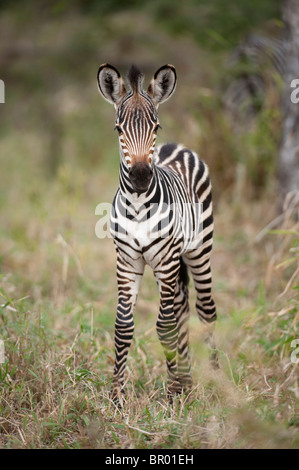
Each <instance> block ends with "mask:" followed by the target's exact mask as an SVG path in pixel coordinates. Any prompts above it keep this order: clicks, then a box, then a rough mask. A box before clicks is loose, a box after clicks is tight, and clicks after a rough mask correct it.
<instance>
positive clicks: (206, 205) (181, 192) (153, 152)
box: [98, 64, 216, 399]
mask: <svg viewBox="0 0 299 470" xmlns="http://www.w3.org/2000/svg"><path fill="white" fill-rule="evenodd" d="M143 80H144V77H143V74H142V73H141V72H140V70H139V69H138V68H137V67H135V66H132V67H131V69H130V70H129V73H128V80H127V82H128V83H127V85H125V83H124V81H123V79H122V77H121V75H120V74H119V72H118V71H117V70H116V69H115V68H114V67H112V66H111V65H109V64H104V65H101V66H100V68H99V70H98V86H99V90H100V93H101V94H102V96H103V97H104V98H105V99H106V100H107V101H108V102H109V103H112V104H113V105H114V107H115V110H116V118H115V129H116V130H117V131H118V134H119V149H120V178H119V188H118V190H117V192H116V195H115V198H114V201H113V210H112V213H111V219H110V230H111V234H112V236H113V238H114V244H115V248H116V253H117V284H118V306H117V315H116V322H115V366H114V377H113V391H112V396H113V398H116V399H121V397H122V394H123V389H124V372H125V367H126V360H127V355H128V351H129V348H130V344H131V341H132V338H133V331H134V320H133V311H134V307H135V303H136V298H137V294H138V288H139V284H140V281H141V278H142V275H143V272H144V267H145V264H149V265H150V266H151V268H152V270H153V272H154V275H155V278H156V280H157V283H158V286H159V293H160V309H159V314H158V319H157V323H156V327H157V333H158V337H159V339H160V342H161V344H162V346H163V349H164V353H165V357H166V364H167V372H168V384H167V392H168V395H169V396H170V397H171V396H172V395H174V394H176V393H181V392H182V391H184V390H188V389H190V387H191V386H192V378H191V373H190V360H189V345H188V325H187V320H188V317H189V304H188V287H187V284H188V273H187V267H188V268H189V270H190V271H191V273H192V276H193V280H194V285H195V289H196V292H197V301H196V309H197V312H198V315H199V318H200V319H201V320H202V321H203V322H205V323H212V322H214V320H216V308H215V304H214V301H213V299H212V296H211V287H212V279H211V270H210V254H211V249H212V242H213V213H212V198H211V184H210V179H209V174H208V168H207V166H206V164H205V163H204V162H203V161H202V160H200V159H199V158H198V156H197V155H196V154H195V153H194V152H192V151H190V150H188V149H186V148H184V147H183V146H181V145H177V144H164V145H161V146H160V147H158V148H156V145H155V143H156V137H157V132H158V129H159V127H160V124H159V119H158V113H157V109H158V106H159V104H161V103H163V102H164V101H166V100H167V99H168V98H170V96H171V95H172V94H173V92H174V90H175V87H176V81H177V77H176V71H175V68H174V67H173V66H172V65H164V66H163V67H161V68H160V69H159V70H158V71H157V72H156V73H155V75H154V77H153V79H152V81H151V82H150V85H149V87H148V89H147V91H144V89H143ZM208 337H209V340H210V343H211V344H212V347H213V340H212V334H211V333H209V335H208ZM215 360H216V359H215Z"/></svg>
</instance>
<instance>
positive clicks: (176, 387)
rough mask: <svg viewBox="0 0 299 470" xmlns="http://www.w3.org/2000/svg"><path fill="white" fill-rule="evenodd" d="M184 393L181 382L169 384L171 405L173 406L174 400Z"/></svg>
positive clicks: (168, 396)
mask: <svg viewBox="0 0 299 470" xmlns="http://www.w3.org/2000/svg"><path fill="white" fill-rule="evenodd" d="M182 391H183V389H182V386H181V384H180V382H179V380H175V381H173V382H170V383H168V385H167V399H168V401H169V402H170V404H172V402H173V399H174V397H175V396H177V395H181V394H182Z"/></svg>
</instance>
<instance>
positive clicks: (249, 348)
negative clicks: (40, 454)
mask: <svg viewBox="0 0 299 470" xmlns="http://www.w3.org/2000/svg"><path fill="white" fill-rule="evenodd" d="M91 182H92V177H91V180H90V183H91ZM88 187H89V191H90V188H91V187H92V185H91V184H89V185H88ZM60 191H61V187H60V189H59V184H58V187H57V188H56V189H55V191H53V193H52V196H51V198H52V203H51V205H52V207H55V208H56V209H57V210H59V211H62V212H64V211H65V207H67V205H68V204H67V201H69V202H70V200H71V196H68V197H66V200H65V204H66V206H65V207H64V204H62V207H60V205H59V204H58V200H60V197H61V194H60ZM89 191H88V193H89ZM104 192H105V191H104ZM89 196H90V194H88V198H85V197H83V199H82V200H81V201H79V202H78V203H77V205H76V209H75V212H76V214H77V217H76V218H75V219H74V220H73V219H72V223H71V227H70V226H67V228H66V225H65V220H64V217H63V215H62V214H60V213H58V212H57V210H55V211H54V212H52V213H50V212H49V213H48V219H47V224H41V223H40V221H39V220H34V218H32V217H31V219H30V220H29V223H28V224H27V225H25V223H24V222H25V219H26V214H22V216H21V215H20V214H18V217H17V214H15V217H16V219H18V218H19V217H21V218H22V217H23V224H22V223H21V221H20V220H19V221H18V223H19V224H21V226H22V228H23V233H22V239H21V240H18V241H17V242H16V241H15V240H11V239H10V240H9V239H4V242H5V243H6V249H4V253H5V252H6V253H9V254H8V255H7V254H6V255H5V256H4V257H3V260H2V272H3V274H2V277H1V296H2V300H1V303H2V308H1V330H2V337H3V339H4V342H5V355H6V356H5V357H6V361H5V363H4V364H3V365H2V366H1V369H0V370H1V383H2V388H1V418H0V425H1V434H0V436H1V437H0V439H1V445H2V447H14V448H15V447H21V448H32V447H33V448H40V447H55V448H57V447H58V448H60V447H71V448H77V447H79V448H82V447H83V448H85V447H87V448H93V447H97V448H239V447H249V448H252V447H261V448H267V447H274V448H276V447H278V448H287V447H298V439H297V433H296V430H297V426H298V366H297V365H296V364H292V363H291V362H290V354H291V349H290V341H291V339H292V338H296V337H297V335H298V329H297V328H298V310H296V309H297V308H298V300H297V301H295V298H294V296H293V291H292V290H291V285H289V286H288V287H289V288H288V292H284V293H283V296H280V297H279V296H278V294H280V293H281V292H283V289H284V287H285V286H286V281H287V280H288V279H291V277H292V274H291V273H290V271H288V273H287V276H286V277H285V278H284V279H285V280H283V276H282V273H281V267H280V270H276V269H275V266H276V265H278V264H279V262H280V261H284V260H286V259H287V252H288V250H289V247H290V242H291V240H290V239H289V238H290V237H293V238H294V236H295V235H294V234H296V233H297V232H296V230H297V229H296V227H293V228H292V231H289V232H287V233H286V232H282V233H280V234H276V235H265V237H264V238H263V239H262V240H261V241H260V242H259V243H255V242H254V236H255V235H257V234H258V233H259V231H260V229H261V228H262V224H261V219H262V215H263V214H265V213H267V211H268V210H269V203H268V202H267V201H264V202H263V203H262V204H261V202H259V203H258V204H257V203H247V204H246V205H244V207H243V209H244V210H243V212H242V214H240V213H239V211H238V209H236V210H235V209H234V208H233V207H231V206H229V205H228V204H227V203H225V202H223V203H222V204H220V205H219V206H218V209H217V212H216V217H215V218H216V240H215V249H214V254H213V268H214V292H215V297H216V302H217V304H218V309H219V321H218V325H217V329H216V337H217V345H218V349H219V355H220V362H221V369H220V371H219V372H214V371H212V370H211V369H210V367H209V363H208V360H207V351H206V349H205V347H204V346H203V341H202V331H201V326H200V324H199V322H198V320H197V318H196V316H195V315H192V317H191V319H190V326H191V348H192V368H193V373H194V378H195V381H194V383H195V387H194V390H193V391H192V393H191V394H190V396H187V397H183V398H182V399H181V400H177V401H176V402H175V403H174V405H173V406H169V404H168V402H167V400H166V397H165V378H166V377H165V365H164V358H163V353H162V350H161V348H160V345H159V342H158V340H157V337H156V332H155V328H154V325H155V318H156V312H157V307H158V296H157V291H156V285H155V282H154V280H153V276H152V274H151V272H150V271H149V270H147V271H146V274H145V277H144V280H143V283H142V287H141V292H140V297H139V299H140V301H139V302H138V303H137V311H136V315H135V317H136V333H135V339H134V343H133V345H132V349H131V352H130V356H129V360H128V369H127V380H128V381H127V403H126V406H125V408H124V409H123V410H119V409H118V408H117V407H116V406H115V405H114V403H112V402H111V401H110V399H109V390H110V383H111V376H112V368H113V323H114V311H115V304H116V299H115V281H114V276H115V274H114V263H115V255H114V251H113V247H112V241H111V240H98V239H96V237H95V236H94V235H93V233H92V227H93V226H94V223H95V217H94V216H93V214H92V211H91V210H90V209H89V210H88V209H87V206H88V205H89ZM71 210H73V209H72V208H71ZM84 213H85V214H89V215H87V216H85V217H86V218H85V219H84V229H83V227H82V226H81V222H79V221H80V217H81V216H82V215H83V214H84ZM248 213H251V214H254V215H253V217H252V218H251V219H250V222H249V220H248V218H247V215H246V214H248ZM52 218H53V223H54V221H55V224H56V225H55V229H53V224H52V223H51V222H52ZM10 223H11V224H13V225H14V224H16V223H17V222H16V221H15V220H14V217H12V218H11V220H10ZM68 223H70V220H69V221H68ZM86 227H89V228H88V230H86ZM220 233H221V236H220V235H219V234H220ZM66 240H67V241H66ZM26 244H29V246H24V245H26ZM273 256H274V257H275V262H274V261H273ZM287 264H288V263H287ZM283 266H284V265H283ZM284 267H285V266H284ZM287 267H289V266H287ZM294 281H295V280H294V279H293V282H294ZM191 292H192V294H191V303H192V308H193V305H194V303H195V298H194V293H193V291H192V289H191ZM290 294H291V295H290ZM296 312H297V313H296Z"/></svg>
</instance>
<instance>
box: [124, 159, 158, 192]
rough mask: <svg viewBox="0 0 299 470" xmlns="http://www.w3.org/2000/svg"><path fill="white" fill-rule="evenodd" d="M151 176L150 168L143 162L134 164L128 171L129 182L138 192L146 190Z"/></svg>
mask: <svg viewBox="0 0 299 470" xmlns="http://www.w3.org/2000/svg"><path fill="white" fill-rule="evenodd" d="M152 176H153V170H152V168H151V167H150V166H149V165H148V164H147V163H144V162H137V163H135V164H134V165H133V166H132V168H130V170H129V177H130V179H131V182H132V183H133V185H134V186H135V187H136V188H137V189H138V190H142V191H144V190H146V189H147V188H148V186H149V183H150V181H151V179H152Z"/></svg>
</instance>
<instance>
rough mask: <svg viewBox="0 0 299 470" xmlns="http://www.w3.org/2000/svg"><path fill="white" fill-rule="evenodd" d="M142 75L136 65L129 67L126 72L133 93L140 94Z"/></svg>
mask: <svg viewBox="0 0 299 470" xmlns="http://www.w3.org/2000/svg"><path fill="white" fill-rule="evenodd" d="M143 80H144V75H143V73H142V72H141V70H140V69H139V68H138V67H136V65H134V64H133V65H131V67H130V69H129V72H128V82H129V85H130V87H131V88H132V91H133V92H134V93H136V92H137V93H142V85H143Z"/></svg>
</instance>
